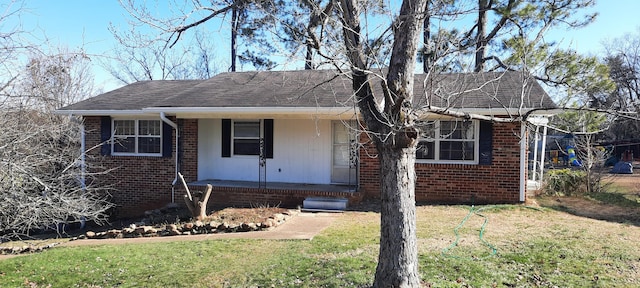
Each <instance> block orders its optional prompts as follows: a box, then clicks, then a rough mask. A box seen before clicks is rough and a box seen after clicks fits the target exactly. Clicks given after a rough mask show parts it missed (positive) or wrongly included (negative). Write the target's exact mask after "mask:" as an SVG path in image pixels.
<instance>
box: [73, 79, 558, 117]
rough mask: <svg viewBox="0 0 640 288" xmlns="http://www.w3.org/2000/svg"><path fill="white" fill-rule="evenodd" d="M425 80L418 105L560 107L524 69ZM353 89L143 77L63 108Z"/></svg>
mask: <svg viewBox="0 0 640 288" xmlns="http://www.w3.org/2000/svg"><path fill="white" fill-rule="evenodd" d="M425 79H426V75H424V74H417V75H416V78H415V85H414V93H415V98H414V104H416V105H425V104H427V103H429V104H430V105H433V106H439V107H448V106H449V105H452V107H455V108H504V107H506V108H540V107H545V108H554V107H555V104H554V103H553V101H552V100H551V98H550V97H549V96H548V95H547V94H546V93H545V92H544V90H543V89H542V87H540V85H539V84H538V83H537V82H536V81H535V80H533V79H526V78H524V77H523V76H522V73H520V72H506V73H505V72H486V73H461V74H442V75H437V76H435V77H432V78H430V79H427V80H425ZM523 79H524V80H523ZM525 80H526V81H525ZM371 83H372V86H373V88H374V89H375V90H376V95H382V94H381V91H380V90H381V89H380V80H379V78H375V77H371ZM523 83H525V85H524V86H523ZM523 87H524V88H523ZM425 91H429V92H430V93H426V92H425ZM352 94H353V92H352V84H351V79H350V78H349V77H347V75H338V74H337V72H336V71H335V70H301V71H262V72H255V71H253V72H229V73H221V74H219V75H217V76H215V77H213V78H211V79H208V80H162V81H143V82H138V83H134V84H130V85H127V86H124V87H122V88H119V89H116V90H113V91H110V92H107V93H104V94H101V95H98V96H96V97H93V98H90V99H87V100H84V101H81V102H78V103H76V104H73V105H70V106H67V107H64V108H62V109H61V110H137V109H143V108H148V107H285V108H287V107H291V108H294V107H342V106H345V105H346V106H353V102H352V101H350V100H351V99H352V98H351V97H352ZM378 97H379V96H378Z"/></svg>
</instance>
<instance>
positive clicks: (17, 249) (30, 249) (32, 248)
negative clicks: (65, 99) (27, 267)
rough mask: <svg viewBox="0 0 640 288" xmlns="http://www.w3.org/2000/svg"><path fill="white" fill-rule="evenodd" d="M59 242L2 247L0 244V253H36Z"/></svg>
mask: <svg viewBox="0 0 640 288" xmlns="http://www.w3.org/2000/svg"><path fill="white" fill-rule="evenodd" d="M59 244H60V243H51V244H47V245H42V246H36V245H23V246H12V247H3V246H0V255H19V254H26V253H37V252H42V251H43V250H46V249H50V248H53V247H55V246H57V245H59Z"/></svg>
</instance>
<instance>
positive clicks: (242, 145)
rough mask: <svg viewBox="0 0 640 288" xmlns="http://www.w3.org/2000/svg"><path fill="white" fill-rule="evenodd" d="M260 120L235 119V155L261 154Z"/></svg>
mask: <svg viewBox="0 0 640 288" xmlns="http://www.w3.org/2000/svg"><path fill="white" fill-rule="evenodd" d="M260 130H261V129H260V120H251V121H245V120H243V121H239V120H234V121H233V155H260Z"/></svg>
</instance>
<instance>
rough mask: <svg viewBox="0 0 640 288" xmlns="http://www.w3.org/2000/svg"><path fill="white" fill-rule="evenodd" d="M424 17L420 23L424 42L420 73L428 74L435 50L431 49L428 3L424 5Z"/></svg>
mask: <svg viewBox="0 0 640 288" xmlns="http://www.w3.org/2000/svg"><path fill="white" fill-rule="evenodd" d="M424 11H425V16H424V22H423V23H422V31H423V32H422V41H423V42H424V50H423V51H422V73H429V70H430V69H431V65H432V63H431V60H432V59H433V58H435V57H434V56H435V55H434V53H435V51H433V50H435V49H433V50H432V48H435V47H431V15H430V14H429V1H427V2H426V4H425V9H424Z"/></svg>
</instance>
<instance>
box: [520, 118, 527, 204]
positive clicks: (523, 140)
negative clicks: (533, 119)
mask: <svg viewBox="0 0 640 288" xmlns="http://www.w3.org/2000/svg"><path fill="white" fill-rule="evenodd" d="M520 125H521V126H520V202H524V201H525V193H526V192H527V134H526V133H527V125H526V123H525V122H524V121H523V122H520Z"/></svg>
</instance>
